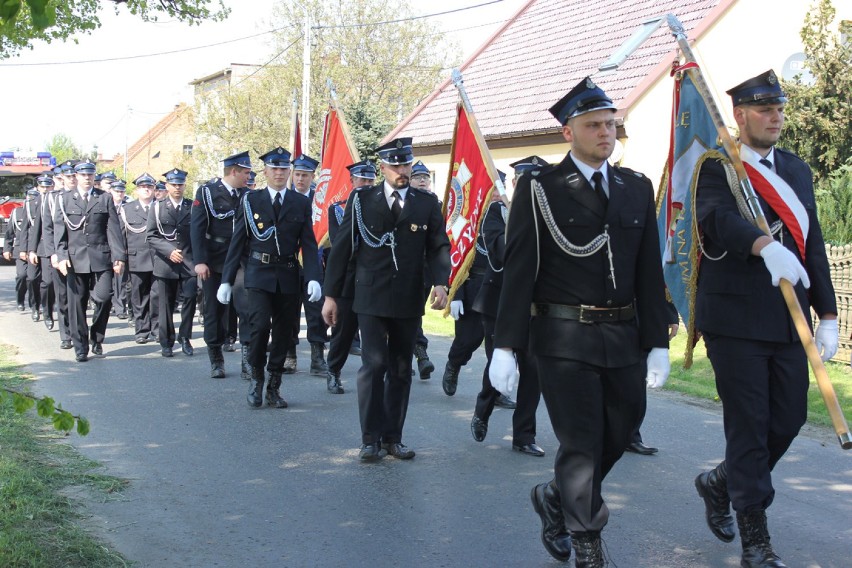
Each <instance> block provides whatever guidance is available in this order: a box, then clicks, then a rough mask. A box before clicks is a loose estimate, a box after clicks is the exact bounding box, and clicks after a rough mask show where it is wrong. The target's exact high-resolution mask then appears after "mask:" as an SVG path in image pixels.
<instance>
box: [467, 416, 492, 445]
mask: <svg viewBox="0 0 852 568" xmlns="http://www.w3.org/2000/svg"><path fill="white" fill-rule="evenodd" d="M470 433H471V434H473V439H474V440H476V441H477V442H481V441H483V440H484V439H485V435H486V434H488V422H486V421H485V420H483V419H482V418H480V417H479V416H477V415H475V414H474V415H473V418H471V419H470Z"/></svg>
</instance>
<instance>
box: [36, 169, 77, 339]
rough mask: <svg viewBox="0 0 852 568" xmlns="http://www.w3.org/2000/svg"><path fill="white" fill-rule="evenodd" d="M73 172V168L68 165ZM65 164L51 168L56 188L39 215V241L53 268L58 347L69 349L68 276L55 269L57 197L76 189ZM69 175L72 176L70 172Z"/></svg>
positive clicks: (47, 197) (56, 264)
mask: <svg viewBox="0 0 852 568" xmlns="http://www.w3.org/2000/svg"><path fill="white" fill-rule="evenodd" d="M68 167H69V169H70V170H71V171H72V172H73V171H74V170H73V168H71V167H70V166H68ZM65 168H66V166H65V165H64V164H63V165H62V166H61V167H60V166H57V167H56V168H54V169H53V174H54V175H53V182H54V183H55V184H56V189H54V190H53V191H51V192H50V193H48V194H47V195H46V196H45V197H46V199H45V208H44V211H42V215H41V242H43V243H44V252H45V254H46V255H49V257H50V260H49V263H50V266H51V267H52V268H53V277H54V280H53V291H54V293H55V294H56V315H57V318H58V323H59V348H60V349H71V348H72V347H74V344H73V343H72V341H71V315H70V313H69V311H68V278H67V276H66V275H65V274H62V273H61V272H59V270H58V269H57V266H58V265H59V255H57V254H56V239H55V233H56V231H55V229H56V212H57V210H58V208H59V206H58V205H57V204H58V203H59V197H60V196H61V195H62V194H63V193H65V192H67V191H76V187H77V186H76V178H75V180H74V186H73V188H74V189H71V186H70V185H69V183H68V179H67V178H68V177H69V176H66V175H65V174H64V171H65ZM70 177H74V175H73V174H72V175H71V176H70Z"/></svg>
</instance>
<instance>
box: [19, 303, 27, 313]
mask: <svg viewBox="0 0 852 568" xmlns="http://www.w3.org/2000/svg"><path fill="white" fill-rule="evenodd" d="M18 311H19V312H25V311H27V307H26V306H25V305H23V304H18Z"/></svg>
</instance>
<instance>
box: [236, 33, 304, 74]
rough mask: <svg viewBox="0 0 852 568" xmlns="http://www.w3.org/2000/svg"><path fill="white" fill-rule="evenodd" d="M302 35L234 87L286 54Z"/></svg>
mask: <svg viewBox="0 0 852 568" xmlns="http://www.w3.org/2000/svg"><path fill="white" fill-rule="evenodd" d="M302 37H303V36H302V34H299V37H297V38H296V39H295V40H293V41H292V42H291V43H290V44H289V45H287V47H285V48H284V49H282V50H281V51H279V52H278V53H276V54H275V55H274V56H273V57H272V59H270V60H269V61H267V62H266V63H264V64H263V65H261V66H259V67H258V68H257V69H255V70H254V71H252V72H251V73H249V74H248V75H246V76H245V77H243V78H242V79H240V80H239V81H238V82H237V83H236V84H234V87H238V86H239V85H240V84H242V82H243V81H245V80H246V79H248V78H249V77H251V76H252V75H254V74H255V73H257V72H258V71H260V70H261V69H263V68H264V67H266V66H267V65H269V64H270V63H272V62H273V61H275V60H276V59H278V58H279V57H281V56H282V55H283V54H284V52H285V51H287V50H288V49H290V48H291V47H293V46H294V45H296V43H298V42H299V41H300V40H301V39H302Z"/></svg>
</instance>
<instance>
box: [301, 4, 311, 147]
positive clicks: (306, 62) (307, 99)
mask: <svg viewBox="0 0 852 568" xmlns="http://www.w3.org/2000/svg"><path fill="white" fill-rule="evenodd" d="M302 33H303V35H304V40H305V42H304V47H303V51H302V152H303V153H305V154H307V153H308V140H309V133H310V132H309V129H310V124H311V19H310V15H308V9H307V7H306V8H305V29H304V31H303V32H302Z"/></svg>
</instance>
